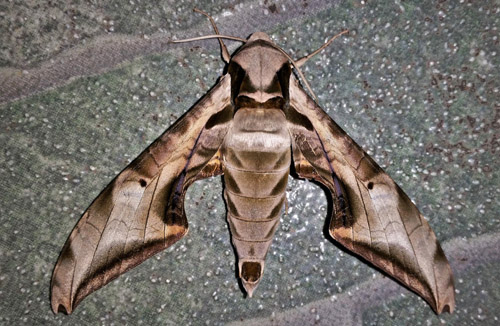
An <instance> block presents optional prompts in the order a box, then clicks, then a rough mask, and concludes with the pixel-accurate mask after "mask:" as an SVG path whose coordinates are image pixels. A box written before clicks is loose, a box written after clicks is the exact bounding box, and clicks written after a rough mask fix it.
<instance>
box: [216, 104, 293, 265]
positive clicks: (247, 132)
mask: <svg viewBox="0 0 500 326" xmlns="http://www.w3.org/2000/svg"><path fill="white" fill-rule="evenodd" d="M286 126H287V124H286V119H285V116H284V114H283V112H282V111H281V110H278V109H255V108H252V109H245V108H240V109H239V110H238V111H237V112H236V114H235V116H234V119H233V127H232V129H231V130H230V131H229V132H228V134H227V136H226V139H225V142H224V145H223V148H222V156H223V160H224V181H225V190H224V196H225V199H226V203H227V206H228V213H227V219H228V223H229V226H230V229H231V234H232V241H233V244H234V247H235V249H236V251H237V254H238V259H239V261H240V266H241V263H242V262H244V261H254V262H261V263H262V264H261V266H262V268H263V265H264V264H263V263H264V259H265V256H266V253H267V250H268V249H269V246H270V244H271V242H272V238H273V235H274V232H275V230H276V227H277V226H278V222H279V218H280V213H281V210H282V207H283V203H284V200H285V189H286V185H287V180H288V174H289V168H290V160H291V151H290V145H291V144H290V136H289V134H288V130H287V127H286Z"/></svg>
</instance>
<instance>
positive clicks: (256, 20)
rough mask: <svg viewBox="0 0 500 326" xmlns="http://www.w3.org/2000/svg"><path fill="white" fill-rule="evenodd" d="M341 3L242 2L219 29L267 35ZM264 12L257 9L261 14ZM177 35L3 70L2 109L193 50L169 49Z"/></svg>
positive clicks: (79, 49) (201, 28) (124, 39)
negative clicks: (144, 60)
mask: <svg viewBox="0 0 500 326" xmlns="http://www.w3.org/2000/svg"><path fill="white" fill-rule="evenodd" d="M338 2H339V1H338V0H337V1H324V0H310V1H308V2H307V7H304V4H303V3H301V2H297V1H292V0H287V1H284V2H283V3H281V4H280V5H284V6H285V7H286V8H287V9H286V10H278V12H277V13H271V14H268V15H265V14H263V13H262V12H263V10H262V9H264V8H267V7H262V6H259V5H258V3H259V2H258V1H252V2H248V3H242V4H241V6H240V7H238V10H233V11H232V12H231V14H230V15H223V14H222V13H219V14H217V15H215V16H214V18H217V17H219V19H218V22H217V24H218V26H219V29H220V30H221V31H222V32H223V33H224V32H231V31H233V32H232V34H235V35H237V36H243V37H246V36H248V35H250V34H251V33H253V32H256V31H258V30H268V29H271V28H273V27H275V26H277V25H280V24H283V23H286V22H290V21H291V20H294V19H298V20H303V19H306V18H309V17H311V16H314V15H315V14H316V13H318V12H319V11H322V10H325V9H328V8H330V7H333V6H335V5H336V4H337V3H338ZM256 8H257V9H260V10H257V9H256ZM207 32H210V33H211V32H212V31H211V28H210V26H209V23H208V21H204V22H203V23H201V24H200V25H198V26H196V27H193V28H192V29H189V30H186V31H183V32H181V33H176V35H175V36H176V37H177V38H185V37H193V36H197V35H203V34H207ZM170 37H172V35H167V34H164V33H155V34H153V35H151V36H149V37H140V36H128V35H119V34H114V35H101V36H97V37H95V38H94V39H92V40H90V41H88V42H87V43H86V44H85V45H78V46H76V47H73V48H70V49H69V50H67V51H65V52H63V53H61V54H59V55H57V56H55V57H54V58H51V59H49V60H46V61H44V62H41V63H40V64H38V65H37V66H36V67H31V68H26V69H22V68H13V67H7V68H1V69H0V105H1V104H6V103H9V102H12V101H14V100H17V99H21V98H24V97H27V96H30V95H34V94H37V93H39V92H42V91H45V90H48V89H51V88H55V87H59V86H62V85H65V84H67V83H69V82H71V81H73V80H75V79H76V78H80V77H86V76H92V75H96V74H100V73H103V72H106V71H109V70H111V69H113V68H114V67H116V66H117V65H119V64H121V63H123V62H125V61H130V60H133V59H134V58H136V57H140V56H147V55H151V54H154V53H166V52H168V51H170V50H172V49H176V48H179V47H181V48H188V47H192V44H188V43H182V44H175V45H174V44H169V43H168V41H169V39H170ZM198 44H203V46H206V47H209V48H215V47H218V44H217V42H210V41H204V42H203V41H201V43H198Z"/></svg>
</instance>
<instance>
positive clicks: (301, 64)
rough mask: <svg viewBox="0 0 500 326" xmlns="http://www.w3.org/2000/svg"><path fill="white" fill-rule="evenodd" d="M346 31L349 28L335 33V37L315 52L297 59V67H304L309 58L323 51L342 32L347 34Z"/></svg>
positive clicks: (347, 31)
mask: <svg viewBox="0 0 500 326" xmlns="http://www.w3.org/2000/svg"><path fill="white" fill-rule="evenodd" d="M346 33H349V30H348V29H346V30H345V31H342V32H340V33H338V34H337V35H335V36H334V37H332V38H331V39H329V40H328V42H326V43H325V44H323V45H322V46H321V47H320V48H319V49H317V50H316V51H314V52H313V53H311V54H308V55H306V56H304V57H302V58H300V59H299V60H297V61H296V62H295V63H296V65H297V67H302V66H303V65H304V63H306V61H307V60H309V59H311V58H312V57H314V56H315V55H316V54H318V53H320V52H321V51H323V50H324V49H325V48H326V47H327V46H329V45H330V44H332V42H333V41H334V40H335V39H336V38H337V37H339V36H340V35H342V34H346Z"/></svg>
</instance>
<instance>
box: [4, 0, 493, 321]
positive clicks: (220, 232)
mask: <svg viewBox="0 0 500 326" xmlns="http://www.w3.org/2000/svg"><path fill="white" fill-rule="evenodd" d="M104 3H106V4H100V3H98V2H94V1H92V2H87V1H86V2H79V1H74V2H71V4H66V5H62V4H59V2H52V1H32V2H30V1H22V2H21V1H19V2H18V3H16V1H11V2H3V3H1V4H0V144H1V148H0V189H2V192H1V194H0V302H1V303H0V324H2V325H13V324H14V325H22V324H26V325H35V324H38V325H41V324H44V325H57V324H63V325H97V324H102V325H122V324H130V325H140V324H143V325H222V324H231V325H268V324H269V325H284V324H286V325H301V326H305V325H332V324H338V325H361V324H363V325H441V324H448V325H476V324H480V325H497V324H498V323H500V321H499V318H500V313H499V311H500V283H499V282H498V270H499V269H500V217H499V215H500V200H499V197H500V190H499V185H500V172H499V170H498V164H499V163H500V162H499V161H500V160H499V158H498V157H499V152H500V142H499V138H500V93H499V90H500V85H499V84H500V82H499V76H498V71H499V63H500V62H499V61H500V59H499V55H500V54H499V49H500V47H499V31H498V28H499V26H500V3H499V2H498V1H495V0H485V1H464V0H460V1H459V0H457V1H402V0H401V1H400V0H395V1H383V2H382V1H326V0H324V1H314V0H309V1H267V0H266V1H239V2H238V3H237V4H235V2H231V3H230V2H229V1H227V2H220V3H218V4H213V3H212V2H210V3H208V2H207V3H205V2H204V1H196V3H197V4H196V6H198V7H200V8H202V9H204V10H206V11H209V12H210V13H212V14H213V15H214V17H215V18H216V20H217V22H218V25H219V28H220V29H221V31H222V32H223V33H225V34H231V35H235V36H240V37H246V36H248V35H249V34H250V33H252V32H254V31H258V30H261V31H265V32H267V33H269V34H270V35H271V36H272V38H273V39H274V40H275V42H276V43H277V44H279V45H281V46H282V47H283V48H284V49H285V50H286V51H288V52H289V53H290V54H291V55H292V56H293V57H300V56H301V55H303V54H305V53H307V52H309V51H310V50H312V49H315V48H317V47H318V46H320V45H321V44H322V43H323V42H324V41H325V40H326V39H327V38H328V37H330V36H332V35H334V34H336V33H337V32H339V31H340V30H342V29H344V28H349V29H350V30H351V34H350V36H348V37H343V38H341V39H339V40H337V41H335V43H334V44H333V45H332V46H331V47H330V48H328V49H327V50H326V51H324V52H323V53H322V54H321V55H319V56H317V57H316V58H315V59H314V60H311V61H310V62H309V63H308V64H307V65H306V67H305V68H304V69H303V70H304V73H305V74H306V76H307V77H308V79H309V81H310V84H311V85H312V88H313V89H314V91H315V93H316V95H317V96H318V98H319V103H320V105H322V106H323V107H324V108H325V110H326V111H327V112H328V113H329V114H330V115H331V116H332V117H333V118H334V119H335V120H336V121H337V122H338V123H339V124H340V125H341V126H343V127H344V129H345V130H346V131H347V132H348V133H349V134H350V135H351V136H352V137H353V138H354V139H355V140H357V141H358V143H359V144H360V145H362V146H363V147H364V148H365V149H367V150H368V151H369V153H370V154H372V155H373V157H374V158H375V159H376V161H378V162H379V163H380V164H381V165H382V166H383V167H384V168H385V169H386V170H387V171H388V172H389V174H390V175H392V176H393V178H394V179H395V180H396V181H397V182H398V183H399V184H400V185H401V186H402V188H403V189H404V190H405V191H406V192H407V193H408V195H409V196H410V197H411V198H412V199H413V200H414V201H415V202H416V203H417V205H418V207H419V208H420V210H421V211H422V212H423V213H424V215H425V216H426V217H427V219H428V220H429V223H430V224H431V226H432V228H433V229H434V231H435V232H436V235H437V237H438V238H439V239H440V241H441V243H442V244H443V247H444V250H445V252H446V254H447V256H448V257H449V259H450V262H451V265H452V268H453V270H454V273H455V280H456V288H457V290H456V291H457V309H456V311H455V313H454V314H452V315H449V314H443V315H440V316H436V315H435V314H434V313H433V312H432V310H431V309H430V307H429V306H428V305H427V304H426V303H425V302H424V301H423V300H421V299H420V298H419V297H418V296H417V295H415V294H413V293H411V292H409V291H407V290H405V289H404V288H402V287H401V286H399V285H398V284H396V283H395V282H393V281H392V280H390V279H387V278H384V277H383V276H382V275H381V274H380V273H379V272H377V271H375V270H374V269H373V268H371V267H370V266H367V265H366V264H364V263H363V262H361V261H359V260H358V259H357V258H355V257H353V256H351V255H350V254H349V253H347V252H344V251H342V250H341V249H340V248H339V247H337V246H336V245H335V244H333V243H332V242H330V241H329V240H328V239H326V238H325V237H324V234H323V232H322V229H323V226H324V221H325V218H326V209H327V204H326V200H325V195H324V193H323V192H322V190H321V189H319V188H318V187H316V186H315V185H314V184H312V183H308V182H305V181H301V180H293V179H292V180H291V181H290V182H289V189H288V197H289V205H290V210H289V214H288V215H287V216H284V217H283V219H282V221H281V226H280V228H279V230H278V231H277V233H276V237H275V240H274V243H273V246H272V248H271V251H270V254H269V255H268V259H267V266H266V271H265V275H264V279H263V281H262V282H261V284H260V285H259V288H258V289H257V291H256V293H255V295H254V298H252V299H245V298H244V296H243V293H242V291H241V290H240V288H239V287H238V285H237V282H236V278H235V269H234V263H235V262H234V259H235V258H234V255H233V250H232V247H231V245H230V241H229V233H228V230H227V225H226V222H225V207H224V202H223V200H222V196H221V194H222V185H221V180H220V179H219V178H215V179H210V180H205V181H201V182H198V183H196V184H194V185H193V186H192V187H191V189H190V190H189V192H188V200H187V201H186V209H187V214H188V219H189V221H190V233H189V235H188V236H187V237H186V238H184V239H183V240H182V241H180V242H179V243H178V244H176V245H175V246H173V247H172V248H169V249H168V250H166V251H165V252H164V253H161V254H159V255H157V256H155V257H154V258H152V259H150V260H148V261H146V262H145V263H143V264H142V265H140V266H138V267H137V268H135V269H133V270H131V271H130V272H128V273H126V274H125V275H123V276H122V277H120V278H118V279H117V280H116V281H114V282H112V283H110V284H109V285H108V286H106V287H104V288H103V289H101V290H99V291H97V292H96V293H94V294H92V295H91V296H89V297H88V298H87V299H85V300H84V301H83V302H82V303H81V305H80V306H79V307H78V308H77V309H76V311H75V312H74V314H73V315H71V316H65V315H61V314H60V315H57V316H55V315H53V314H52V312H51V311H50V306H49V283H50V277H51V273H52V269H53V267H54V264H55V262H56V260H57V257H58V255H59V252H60V250H61V248H62V245H63V244H64V242H65V240H66V238H67V236H68V235H69V233H70V231H71V229H72V228H73V226H74V224H75V223H76V222H77V220H78V218H79V217H80V215H81V213H82V212H83V211H84V210H85V208H86V207H87V206H88V205H89V204H90V203H91V202H92V200H93V199H94V198H95V196H97V194H98V193H99V192H100V191H101V189H102V188H103V187H104V186H105V185H106V184H107V183H108V182H109V181H110V180H111V179H112V178H113V177H114V176H115V175H116V174H117V173H118V172H119V171H120V170H121V169H123V168H124V167H125V166H126V165H127V163H128V162H129V161H130V160H131V159H133V158H134V157H135V156H137V155H138V154H139V153H140V152H141V151H142V150H143V149H144V148H145V147H146V146H147V145H148V144H149V143H150V142H151V141H153V140H154V139H155V138H156V137H157V136H158V135H159V134H161V133H162V131H163V130H164V129H166V128H167V127H168V126H170V125H171V124H172V123H173V122H174V121H175V120H176V119H177V118H178V117H180V116H181V115H182V114H183V112H185V111H186V110H187V109H188V108H189V107H191V105H192V104H193V103H195V102H196V100H197V99H198V98H199V97H200V96H201V95H203V94H204V93H205V92H206V91H207V90H208V89H209V88H210V87H211V86H213V85H214V83H215V81H216V79H217V77H218V76H219V75H220V74H221V73H222V70H223V63H222V60H221V59H220V54H219V49H218V46H217V43H216V42H215V41H205V42H197V43H188V44H182V45H176V46H172V45H169V44H167V40H168V39H169V38H171V37H173V36H176V37H178V38H182V37H188V36H198V35H204V34H208V33H211V30H210V28H209V24H208V22H207V20H206V19H205V18H204V17H203V16H201V15H199V14H194V13H192V12H191V9H192V7H193V6H194V4H193V2H189V4H188V2H186V3H185V4H179V3H180V2H179V1H158V2H157V4H155V5H151V4H149V3H148V4H146V2H144V1H139V0H131V1H128V2H123V1H105V2H104ZM228 44H230V50H231V51H234V50H235V49H236V47H237V44H235V43H228Z"/></svg>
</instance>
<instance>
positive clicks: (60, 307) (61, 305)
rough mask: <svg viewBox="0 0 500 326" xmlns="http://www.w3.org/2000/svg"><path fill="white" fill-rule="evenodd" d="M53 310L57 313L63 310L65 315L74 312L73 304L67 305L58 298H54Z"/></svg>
mask: <svg viewBox="0 0 500 326" xmlns="http://www.w3.org/2000/svg"><path fill="white" fill-rule="evenodd" d="M51 306H52V312H53V313H54V314H55V315H57V314H58V313H60V312H62V313H63V314H65V315H71V313H72V312H73V309H72V307H71V305H65V304H64V303H62V302H60V301H59V300H57V299H52V304H51Z"/></svg>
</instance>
